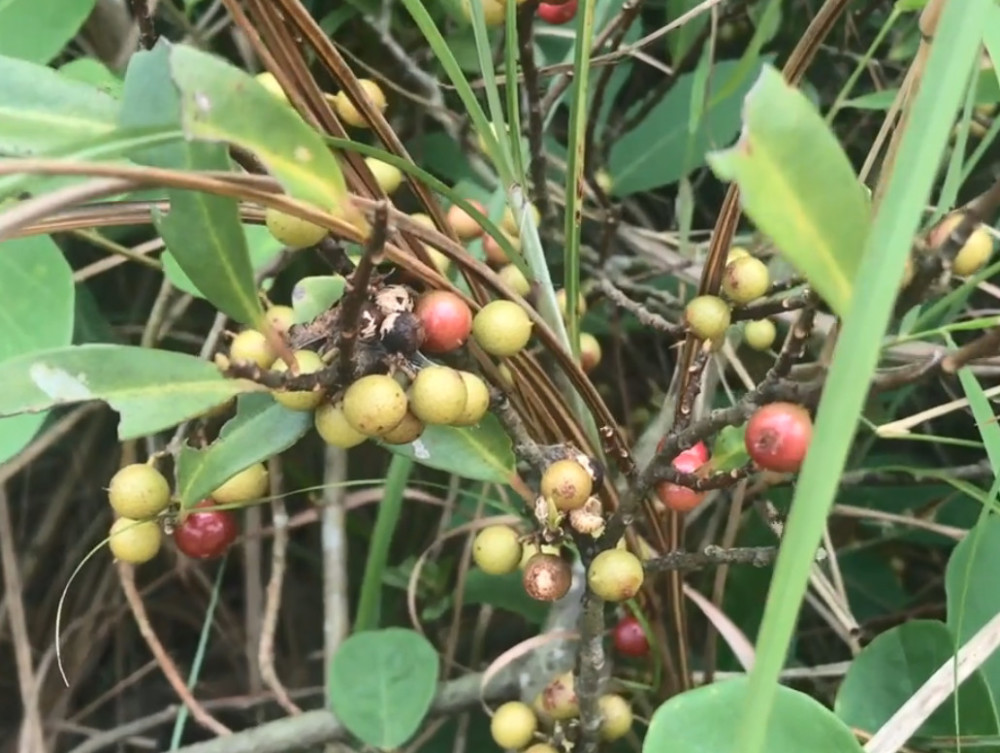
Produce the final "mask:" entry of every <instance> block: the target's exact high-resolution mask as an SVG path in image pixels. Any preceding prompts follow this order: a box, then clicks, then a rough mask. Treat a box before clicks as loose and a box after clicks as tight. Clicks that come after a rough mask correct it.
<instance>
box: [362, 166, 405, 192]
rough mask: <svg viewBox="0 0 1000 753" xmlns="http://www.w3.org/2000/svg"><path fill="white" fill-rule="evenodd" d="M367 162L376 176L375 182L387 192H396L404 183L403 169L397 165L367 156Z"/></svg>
mask: <svg viewBox="0 0 1000 753" xmlns="http://www.w3.org/2000/svg"><path fill="white" fill-rule="evenodd" d="M365 164H366V165H368V169H369V170H371V172H372V175H373V176H374V177H375V182H376V183H378V185H379V187H380V188H381V189H382V190H383V191H385V192H386V194H388V195H392V194H394V193H396V189H398V188H399V187H400V186H401V185H403V171H402V170H400V169H399V168H398V167H396V166H395V165H390V164H389V163H388V162H383V161H382V160H380V159H375V158H374V157H365Z"/></svg>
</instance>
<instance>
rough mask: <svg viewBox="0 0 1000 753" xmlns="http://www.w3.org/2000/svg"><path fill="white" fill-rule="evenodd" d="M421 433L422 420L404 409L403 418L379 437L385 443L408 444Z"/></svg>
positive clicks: (422, 429)
mask: <svg viewBox="0 0 1000 753" xmlns="http://www.w3.org/2000/svg"><path fill="white" fill-rule="evenodd" d="M423 433H424V422H423V421H421V420H420V419H419V418H417V417H416V416H414V415H413V413H411V412H410V411H406V415H405V416H403V420H402V421H400V422H399V423H398V424H396V426H395V428H393V429H390V430H389V431H388V432H386V433H385V434H383V435H382V436H381V437H379V438H380V439H381V440H382V441H383V442H385V443H386V444H409V443H410V442H415V441H416V440H417V439H419V438H420V435H421V434H423Z"/></svg>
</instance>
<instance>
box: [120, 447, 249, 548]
mask: <svg viewBox="0 0 1000 753" xmlns="http://www.w3.org/2000/svg"><path fill="white" fill-rule="evenodd" d="M267 489H268V473H267V468H266V467H265V466H264V464H263V463H256V464H254V465H251V466H250V467H248V468H245V469H244V470H242V471H240V472H239V473H237V474H235V475H234V476H232V477H231V478H230V479H229V480H227V481H226V482H225V483H224V484H222V485H221V486H219V487H218V488H217V489H216V490H215V491H213V492H212V494H211V495H210V496H209V497H208V498H206V499H203V500H202V501H201V502H199V503H198V504H196V505H195V506H194V507H193V508H191V509H190V510H182V511H180V512H175V511H173V510H171V492H170V484H169V482H168V481H167V479H166V477H165V476H164V475H163V474H162V473H160V472H159V471H158V470H157V469H156V468H154V467H153V466H152V465H151V464H149V463H133V464H131V465H126V466H124V467H123V468H121V469H120V470H119V471H118V472H117V473H116V474H115V475H114V476H112V478H111V482H110V483H109V484H108V501H109V502H110V504H111V507H112V509H113V510H114V511H115V515H116V518H115V521H114V523H113V524H112V525H111V531H110V532H109V534H108V548H109V549H110V550H111V553H112V554H113V555H114V556H115V558H116V559H119V560H122V561H123V562H128V563H131V564H133V565H140V564H142V563H144V562H149V561H150V560H151V559H153V558H154V557H155V556H156V555H157V554H158V553H159V551H160V547H161V545H162V543H163V532H164V529H167V530H172V531H173V538H174V543H175V544H176V545H177V548H178V549H179V550H180V551H181V552H182V553H183V554H185V555H187V556H188V557H192V558H195V559H213V558H215V557H220V556H222V555H223V554H224V553H225V552H226V550H227V549H229V547H230V545H232V543H233V541H235V540H236V536H237V535H238V533H239V525H238V523H237V521H236V516H235V515H234V514H233V513H232V512H231V511H230V510H228V509H220V508H219V506H220V505H229V506H238V505H244V504H247V503H248V502H252V501H254V500H257V499H260V498H261V497H263V496H265V494H266V493H267Z"/></svg>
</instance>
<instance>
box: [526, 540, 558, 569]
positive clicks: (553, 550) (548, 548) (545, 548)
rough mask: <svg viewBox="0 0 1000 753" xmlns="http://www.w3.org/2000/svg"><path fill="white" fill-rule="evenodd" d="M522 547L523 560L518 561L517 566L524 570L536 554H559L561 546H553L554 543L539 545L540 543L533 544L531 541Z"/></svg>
mask: <svg viewBox="0 0 1000 753" xmlns="http://www.w3.org/2000/svg"><path fill="white" fill-rule="evenodd" d="M521 549H522V554H521V561H520V562H518V563H517V567H518V569H519V570H521V571H522V572H524V568H525V567H527V566H528V562H529V561H530V560H531V558H532V557H534V556H535V555H536V554H554V555H558V554H559V547H557V546H553V545H552V544H542V545H541V546H539V545H538V544H533V543H530V542H529V543H526V544H525V545H524V546H523V547H521Z"/></svg>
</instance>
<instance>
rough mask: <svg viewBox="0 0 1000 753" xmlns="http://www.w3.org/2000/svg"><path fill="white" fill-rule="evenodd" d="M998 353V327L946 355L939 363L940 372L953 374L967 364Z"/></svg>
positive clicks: (999, 339)
mask: <svg viewBox="0 0 1000 753" xmlns="http://www.w3.org/2000/svg"><path fill="white" fill-rule="evenodd" d="M998 351H1000V327H991V328H990V329H988V330H986V331H985V332H984V333H983V334H982V335H980V336H979V337H977V338H976V339H975V340H973V341H972V342H970V343H966V344H965V345H963V346H962V347H961V348H959V349H958V350H956V351H955V352H954V353H950V354H948V355H947V356H946V357H945V358H944V360H943V361H942V362H941V371H943V372H944V373H945V374H954V373H955V372H957V371H958V370H959V369H961V368H962V367H963V366H965V365H966V364H967V363H969V362H971V361H975V360H976V359H977V358H986V357H987V356H995V355H996V354H997V352H998Z"/></svg>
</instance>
